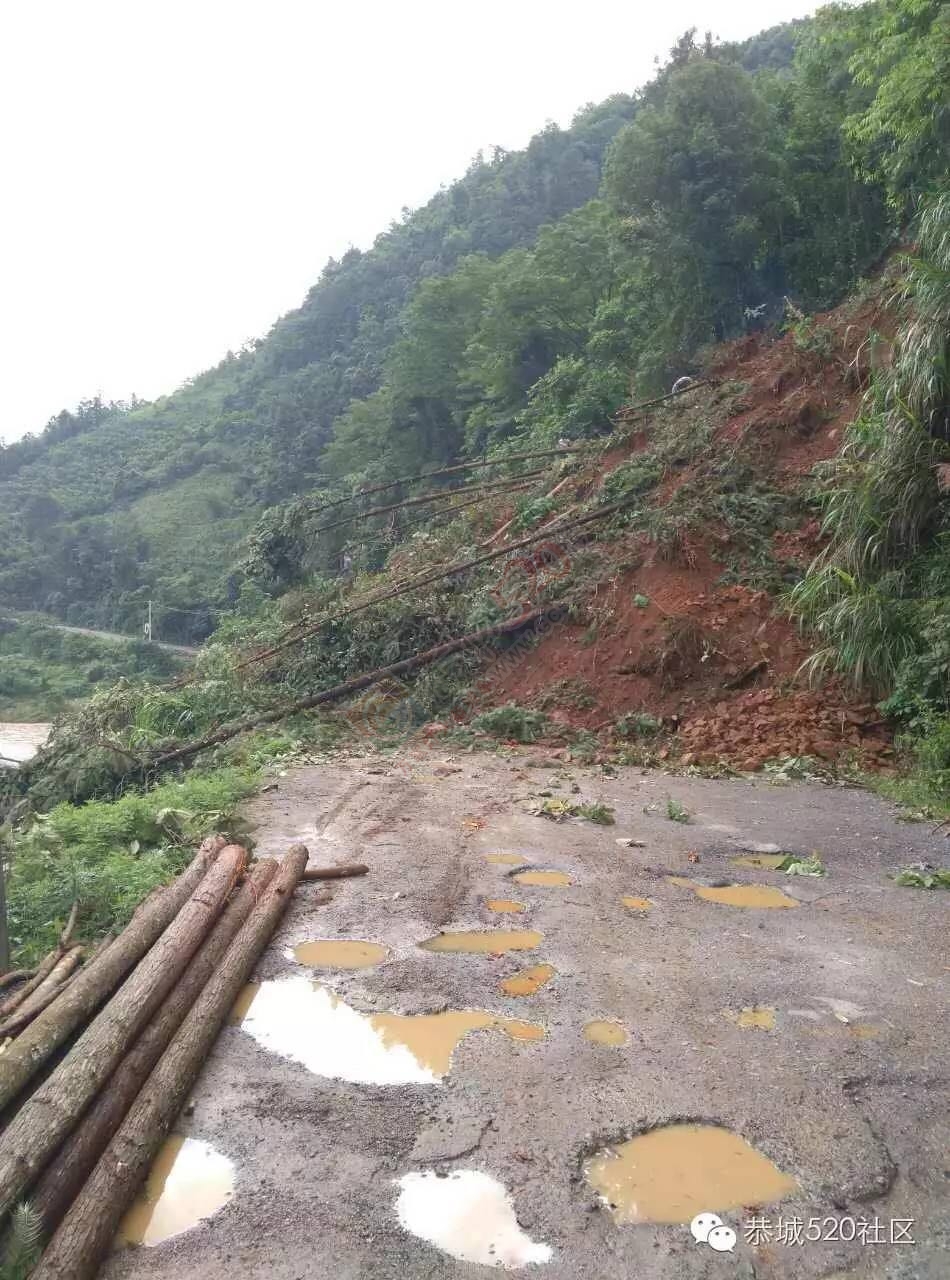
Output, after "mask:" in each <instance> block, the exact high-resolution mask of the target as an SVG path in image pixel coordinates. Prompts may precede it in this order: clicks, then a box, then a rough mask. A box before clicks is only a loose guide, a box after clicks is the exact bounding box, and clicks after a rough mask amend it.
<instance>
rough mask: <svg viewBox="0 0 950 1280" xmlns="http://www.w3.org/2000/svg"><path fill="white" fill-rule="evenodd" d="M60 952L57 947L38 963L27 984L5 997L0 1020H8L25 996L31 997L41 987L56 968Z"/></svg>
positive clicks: (0, 1010)
mask: <svg viewBox="0 0 950 1280" xmlns="http://www.w3.org/2000/svg"><path fill="white" fill-rule="evenodd" d="M61 955H62V952H61V951H60V950H59V948H58V947H57V948H56V950H55V951H51V952H50V953H49V955H48V956H46V957H45V958H44V959H43V960H41V961H40V963H39V965H38V966H37V967H36V969H35V970H34V972H33V977H32V978H30V980H29V982H25V983H24V984H23V986H22V987H18V988H17V990H16V991H14V993H13V995H12V996H7V998H6V1000H4V1002H3V1004H0V1018H8V1017H9V1016H10V1014H11V1013H14V1012H15V1011H16V1010H17V1009H19V1007H20V1005H21V1004H23V1002H24V1000H26V998H27V996H31V995H32V994H33V992H34V991H36V990H37V988H38V987H41V986H42V985H43V983H44V982H45V981H46V979H47V978H48V977H49V975H50V974H51V973H52V972H53V970H54V969H55V968H56V964H57V961H58V960H59V959H60V956H61Z"/></svg>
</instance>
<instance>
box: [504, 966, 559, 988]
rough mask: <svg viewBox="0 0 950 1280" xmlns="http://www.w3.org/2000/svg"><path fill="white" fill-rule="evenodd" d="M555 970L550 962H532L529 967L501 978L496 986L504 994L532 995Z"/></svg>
mask: <svg viewBox="0 0 950 1280" xmlns="http://www.w3.org/2000/svg"><path fill="white" fill-rule="evenodd" d="M555 972H556V970H555V969H554V967H553V965H550V964H533V965H531V967H530V968H529V969H522V970H521V972H520V973H513V974H512V975H511V977H510V978H502V980H501V982H499V984H498V986H499V989H500V990H501V991H503V992H504V993H505V995H506V996H533V995H534V993H535V992H536V991H540V990H541V988H542V987H543V986H544V984H545V983H546V982H550V981H551V979H552V978H553V977H554V974H555Z"/></svg>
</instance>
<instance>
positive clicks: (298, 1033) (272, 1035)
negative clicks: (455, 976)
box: [239, 974, 545, 1085]
mask: <svg viewBox="0 0 950 1280" xmlns="http://www.w3.org/2000/svg"><path fill="white" fill-rule="evenodd" d="M239 1003H240V1002H239ZM241 1027H242V1030H243V1031H245V1032H246V1033H247V1034H248V1035H249V1036H251V1037H252V1038H253V1039H254V1040H255V1041H256V1042H257V1043H258V1044H259V1045H260V1046H261V1047H262V1048H264V1049H267V1050H269V1051H270V1052H272V1053H277V1054H279V1055H280V1056H281V1057H284V1058H288V1059H290V1060H291V1061H292V1062H298V1063H300V1064H301V1065H302V1066H305V1067H306V1068H307V1069H308V1070H310V1071H312V1072H313V1073H314V1074H315V1075H319V1076H324V1077H327V1078H330V1079H338V1080H348V1081H350V1082H351V1083H353V1084H378V1085H404V1084H438V1083H439V1081H440V1080H441V1079H442V1078H443V1077H444V1076H445V1075H447V1074H448V1072H449V1069H450V1067H451V1065H452V1053H453V1051H454V1050H455V1048H456V1047H457V1046H458V1044H459V1043H460V1042H461V1040H463V1039H464V1037H465V1036H467V1035H468V1034H469V1033H470V1032H472V1031H479V1030H482V1029H494V1030H499V1031H502V1032H504V1034H505V1035H507V1036H508V1037H509V1038H510V1039H512V1040H519V1041H527V1040H541V1039H543V1038H544V1035H545V1031H544V1028H543V1027H542V1026H539V1025H537V1024H536V1023H532V1022H521V1021H518V1020H517V1019H514V1018H505V1017H502V1016H500V1015H498V1014H494V1013H488V1012H486V1011H485V1010H483V1009H449V1010H446V1011H444V1012H442V1013H424V1014H400V1013H378V1014H372V1013H361V1012H360V1011H359V1010H358V1009H354V1008H353V1007H352V1006H351V1005H348V1004H347V1003H346V1002H345V1001H344V1000H341V999H340V998H339V997H338V996H337V995H335V994H334V992H332V991H329V990H327V989H326V988H325V987H321V986H320V985H319V984H318V983H315V982H313V981H311V979H310V978H308V977H306V976H304V975H303V974H294V975H292V976H291V977H289V978H284V979H281V980H279V981H270V982H262V983H260V984H259V987H258V989H257V990H256V991H254V992H253V993H252V998H251V999H250V1001H249V1002H246V1012H245V1013H244V1017H243V1019H242V1022H241Z"/></svg>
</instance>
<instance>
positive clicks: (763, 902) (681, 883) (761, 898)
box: [667, 876, 799, 910]
mask: <svg viewBox="0 0 950 1280" xmlns="http://www.w3.org/2000/svg"><path fill="white" fill-rule="evenodd" d="M667 880H669V882H670V884H675V885H677V886H678V887H679V888H680V889H690V890H692V892H693V893H695V894H696V896H697V897H698V898H704V899H705V900H706V901H707V902H719V903H721V904H722V905H723V906H726V907H752V908H755V909H758V910H763V909H769V908H778V907H797V906H798V905H799V904H798V902H797V901H796V900H795V899H794V898H790V897H789V896H788V894H787V893H783V892H782V890H781V889H776V888H774V887H773V886H772V885H770V884H727V885H722V886H721V887H719V888H712V887H711V886H709V885H705V884H697V882H696V881H695V880H686V879H684V878H683V877H682V876H667Z"/></svg>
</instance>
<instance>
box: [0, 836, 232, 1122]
mask: <svg viewBox="0 0 950 1280" xmlns="http://www.w3.org/2000/svg"><path fill="white" fill-rule="evenodd" d="M224 843H225V842H224V838H223V836H210V837H209V838H208V839H207V840H205V841H203V842H202V845H201V848H200V849H199V850H198V852H197V854H196V855H195V857H194V859H193V860H192V862H191V863H190V865H189V866H188V867H187V868H186V869H185V871H183V872H182V874H181V875H180V876H179V877H178V879H177V880H175V881H173V883H172V884H170V885H168V887H167V888H165V889H161V890H159V891H158V892H157V893H154V894H152V895H151V897H149V898H146V900H145V901H144V902H143V903H142V905H141V906H140V907H139V909H138V910H137V911H136V913H135V915H134V916H133V917H132V919H131V920H130V921H129V923H128V925H127V926H126V927H125V929H123V931H122V932H121V933H120V934H119V936H118V937H117V938H116V939H115V940H114V941H113V942H112V943H111V944H110V945H109V946H108V947H106V949H105V950H104V951H101V952H100V953H99V954H98V955H97V956H96V957H95V959H94V960H92V961H90V962H89V964H87V965H86V966H85V968H84V969H83V970H82V972H81V973H80V974H79V976H78V977H77V978H76V980H75V982H71V983H70V984H69V989H68V990H67V991H64V992H63V993H62V996H61V997H60V998H59V999H58V1000H54V1001H53V1003H52V1004H51V1005H50V1006H49V1008H47V1009H44V1010H43V1012H42V1013H41V1014H40V1015H39V1017H38V1018H35V1019H34V1020H33V1022H32V1024H31V1025H30V1026H29V1027H28V1028H27V1030H26V1031H24V1032H23V1033H22V1035H19V1036H18V1037H17V1039H16V1041H15V1043H13V1044H12V1045H10V1046H9V1048H7V1049H6V1050H5V1052H4V1053H2V1054H0V1110H2V1109H3V1108H4V1107H5V1106H6V1105H7V1103H8V1102H10V1101H11V1099H13V1098H15V1097H16V1095H17V1094H18V1093H19V1092H20V1090H21V1089H22V1088H23V1086H24V1085H25V1084H26V1083H27V1081H28V1080H30V1079H31V1078H32V1077H33V1076H34V1075H35V1074H36V1073H37V1072H38V1071H39V1069H40V1068H41V1067H42V1066H43V1063H44V1062H46V1061H47V1059H48V1058H49V1057H50V1056H51V1055H52V1054H53V1053H54V1052H55V1051H56V1049H58V1048H59V1046H60V1045H61V1044H62V1043H63V1041H64V1040H65V1039H66V1038H67V1037H68V1036H69V1035H70V1033H71V1032H73V1031H75V1029H76V1028H77V1027H78V1026H80V1025H81V1024H82V1023H83V1022H85V1021H86V1019H87V1018H88V1017H89V1015H90V1014H91V1013H92V1012H93V1011H94V1010H95V1009H97V1008H98V1007H99V1005H100V1004H102V1002H103V1001H104V1000H106V999H107V998H108V997H109V996H110V995H111V994H112V992H113V991H114V990H115V989H116V987H117V986H118V985H119V983H120V982H121V981H122V979H123V978H124V977H125V975H126V974H127V973H128V972H129V970H130V969H131V968H132V966H133V965H134V964H136V962H137V961H139V960H140V959H141V958H142V956H143V955H144V954H145V952H146V951H147V950H148V949H149V947H150V946H151V945H152V943H153V942H154V941H155V939H156V938H157V937H158V936H159V934H160V933H161V932H162V931H163V930H164V929H166V928H167V927H168V925H169V924H170V923H171V921H172V920H174V918H175V916H176V915H177V914H178V912H179V910H180V909H181V907H182V906H183V905H184V903H186V902H187V901H188V899H189V897H190V896H191V894H192V893H193V891H194V889H195V887H196V886H197V885H198V884H199V882H200V881H201V878H202V876H203V875H204V874H205V872H206V871H207V870H208V868H209V867H210V866H211V864H212V862H214V859H215V858H216V857H217V855H218V853H219V852H220V851H221V850H222V849H223V848H224Z"/></svg>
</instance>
